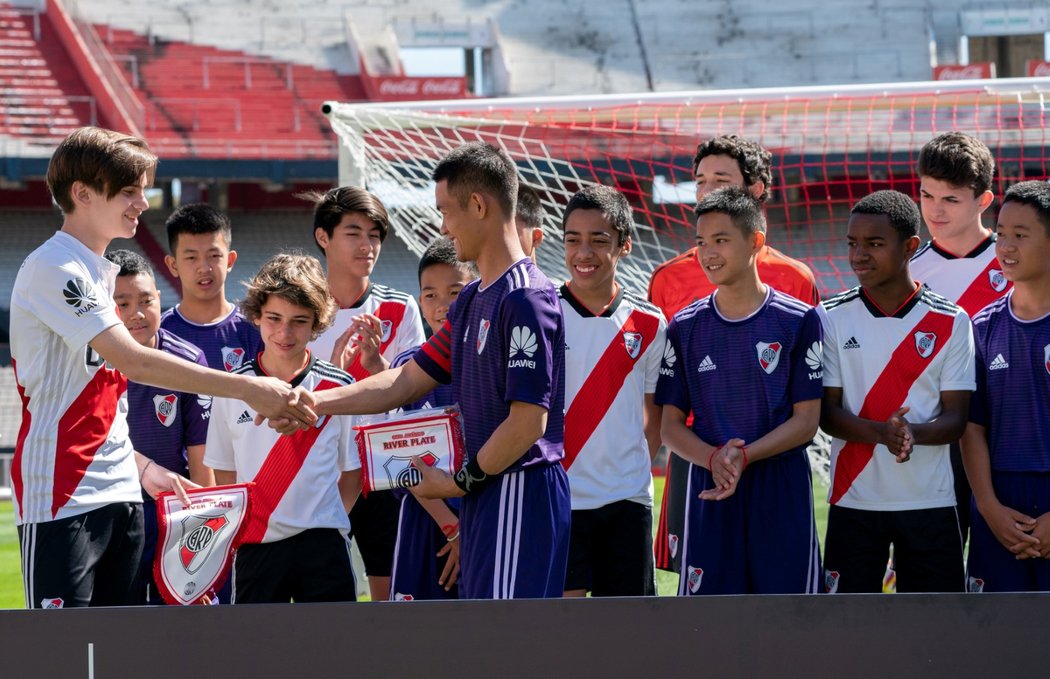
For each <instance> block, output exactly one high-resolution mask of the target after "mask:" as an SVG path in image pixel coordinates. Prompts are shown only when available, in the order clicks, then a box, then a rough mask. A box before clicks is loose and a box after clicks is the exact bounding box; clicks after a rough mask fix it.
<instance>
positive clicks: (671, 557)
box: [654, 452, 689, 573]
mask: <svg viewBox="0 0 1050 679" xmlns="http://www.w3.org/2000/svg"><path fill="white" fill-rule="evenodd" d="M665 479H666V483H665V485H664V498H663V501H662V502H661V504H660V525H659V526H657V529H656V530H657V534H656V549H655V550H654V553H655V555H656V567H657V568H659V569H660V570H663V571H670V572H672V573H678V572H679V571H680V567H681V564H682V550H681V546H682V538H683V537H685V495H686V489H687V487H688V486H689V461H688V460H685V459H683V458H681V457H678V456H677V455H675V454H674V453H673V452H668V454H667V476H666V477H665Z"/></svg>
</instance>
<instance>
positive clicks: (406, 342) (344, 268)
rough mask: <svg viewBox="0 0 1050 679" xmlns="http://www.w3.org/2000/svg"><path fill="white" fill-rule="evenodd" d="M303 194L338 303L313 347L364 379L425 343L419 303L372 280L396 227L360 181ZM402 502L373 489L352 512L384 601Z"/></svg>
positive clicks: (375, 597)
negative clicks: (310, 206)
mask: <svg viewBox="0 0 1050 679" xmlns="http://www.w3.org/2000/svg"><path fill="white" fill-rule="evenodd" d="M303 197H304V198H308V199H309V200H311V201H313V203H314V222H313V234H314V241H315V242H316V243H317V247H319V248H320V249H321V252H322V253H324V256H325V260H326V262H327V264H328V289H329V290H330V291H331V293H332V296H333V297H335V299H336V303H337V304H338V305H339V310H338V311H337V312H336V315H335V320H334V321H333V322H332V326H331V328H329V329H328V330H327V331H326V332H324V333H322V334H321V335H320V336H318V337H317V339H315V340H314V341H313V342H311V343H310V350H311V351H312V352H313V353H314V354H316V355H317V356H318V357H320V358H323V359H325V360H331V361H332V363H333V364H335V365H336V366H338V367H340V368H342V369H344V370H346V371H347V372H348V373H350V374H351V375H352V376H353V377H354V379H357V380H361V379H364V378H365V377H368V376H369V375H371V374H374V373H377V372H381V371H383V370H385V369H386V368H387V367H388V366H389V365H390V364H391V363H392V362H393V360H394V359H395V358H396V357H397V355H398V354H400V353H401V352H403V351H406V350H408V349H411V348H414V347H418V346H419V345H420V344H422V343H423V341H424V340H425V339H426V336H425V335H424V334H423V322H422V320H421V319H420V315H419V307H418V306H417V305H416V301H415V300H414V299H413V298H412V296H411V295H408V294H406V293H404V292H401V291H399V290H394V289H392V288H388V287H386V286H385V285H379V284H378V283H373V282H372V281H371V280H370V276H371V275H372V268H373V267H374V266H375V264H376V261H377V260H378V259H379V253H380V250H381V249H382V245H383V241H384V240H386V237H387V234H388V233H389V231H390V217H389V215H388V214H387V211H386V208H385V207H384V206H383V203H382V201H380V200H379V198H377V197H376V196H374V195H372V194H371V193H369V192H368V191H365V190H364V189H359V188H357V187H355V186H341V187H339V188H335V189H332V190H331V191H328V192H327V193H323V194H319V193H309V194H306V195H304V196H303ZM399 507H400V503H399V502H398V499H397V497H395V494H394V493H393V492H392V491H379V492H375V493H369V494H368V497H367V498H364V497H363V498H361V499H360V500H359V501H358V502H357V504H355V505H354V514H353V516H351V517H350V521H351V523H352V524H353V526H354V537H355V538H356V539H357V545H358V547H359V548H360V549H361V556H362V557H363V559H364V562H365V571H366V572H367V574H368V587H369V590H370V593H371V597H372V601H383V600H386V599H387V597H388V596H389V593H390V570H391V567H392V564H393V558H394V548H395V546H396V543H397V517H398V511H399Z"/></svg>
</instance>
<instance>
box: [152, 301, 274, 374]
mask: <svg viewBox="0 0 1050 679" xmlns="http://www.w3.org/2000/svg"><path fill="white" fill-rule="evenodd" d="M160 327H162V328H164V329H165V330H167V331H168V332H172V333H174V334H175V335H177V336H178V337H181V338H182V339H184V340H185V341H187V342H189V343H191V344H193V345H194V346H197V347H200V349H201V351H203V352H204V358H205V360H206V361H207V362H208V367H209V368H213V369H215V370H225V371H226V372H231V371H233V370H236V369H237V368H239V367H240V366H241V364H242V363H247V362H248V361H250V360H252V359H253V358H255V357H256V356H258V355H259V352H260V351H262V350H263V341H262V336H261V335H260V334H259V329H258V328H256V327H255V326H254V325H252V323H251V321H249V320H248V319H247V318H245V317H244V314H242V313H241V312H240V311H239V310H237V309H234V310H233V311H232V312H230V315H229V316H227V317H226V318H224V319H222V320H221V321H218V322H216V323H208V324H206V325H200V324H197V323H192V322H190V321H188V320H186V319H185V318H184V317H183V316H182V314H180V313H179V308H178V307H177V306H176V307H172V308H171V309H168V310H167V311H165V312H164V315H163V316H161V317H160Z"/></svg>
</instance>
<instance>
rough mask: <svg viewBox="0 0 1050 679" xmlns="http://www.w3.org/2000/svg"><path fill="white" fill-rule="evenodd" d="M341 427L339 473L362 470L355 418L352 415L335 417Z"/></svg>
mask: <svg viewBox="0 0 1050 679" xmlns="http://www.w3.org/2000/svg"><path fill="white" fill-rule="evenodd" d="M335 417H336V419H337V420H338V422H337V423H336V424H338V426H339V459H338V464H339V471H342V472H352V471H354V470H355V469H360V468H361V458H360V456H359V455H358V454H357V440H356V439H355V438H354V435H355V434H356V433H357V432H356V431H354V418H353V417H351V416H350V415H337V416H335Z"/></svg>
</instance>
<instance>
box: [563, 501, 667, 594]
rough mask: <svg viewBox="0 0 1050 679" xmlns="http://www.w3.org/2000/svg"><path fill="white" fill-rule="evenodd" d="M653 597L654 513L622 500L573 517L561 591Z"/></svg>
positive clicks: (649, 509) (575, 511)
mask: <svg viewBox="0 0 1050 679" xmlns="http://www.w3.org/2000/svg"><path fill="white" fill-rule="evenodd" d="M580 589H584V590H587V591H589V592H591V594H592V595H593V596H654V595H655V594H656V581H655V573H654V568H653V510H652V508H651V507H646V506H645V505H641V504H638V503H637V502H631V501H630V500H621V501H619V502H613V503H611V504H608V505H605V506H604V507H599V508H597V509H577V510H574V511H573V512H572V530H571V532H570V537H569V567H568V571H567V573H566V575H565V590H566V591H571V590H580Z"/></svg>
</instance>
